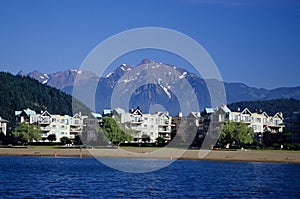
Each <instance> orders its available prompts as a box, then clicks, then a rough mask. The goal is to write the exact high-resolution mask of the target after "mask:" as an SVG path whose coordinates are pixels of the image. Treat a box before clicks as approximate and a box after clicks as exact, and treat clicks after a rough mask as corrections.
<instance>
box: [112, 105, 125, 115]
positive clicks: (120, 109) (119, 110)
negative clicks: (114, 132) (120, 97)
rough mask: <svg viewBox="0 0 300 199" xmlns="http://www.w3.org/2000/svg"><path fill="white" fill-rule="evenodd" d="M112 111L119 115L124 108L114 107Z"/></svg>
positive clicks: (123, 111)
mask: <svg viewBox="0 0 300 199" xmlns="http://www.w3.org/2000/svg"><path fill="white" fill-rule="evenodd" d="M114 111H115V112H116V113H117V114H118V115H121V114H125V110H124V109H122V108H119V107H118V108H115V109H114Z"/></svg>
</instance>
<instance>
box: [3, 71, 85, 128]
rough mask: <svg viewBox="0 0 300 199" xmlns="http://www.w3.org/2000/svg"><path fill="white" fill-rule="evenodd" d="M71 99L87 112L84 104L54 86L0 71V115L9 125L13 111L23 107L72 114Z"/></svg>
mask: <svg viewBox="0 0 300 199" xmlns="http://www.w3.org/2000/svg"><path fill="white" fill-rule="evenodd" d="M72 100H74V101H73V103H76V105H77V106H78V108H79V110H80V111H82V112H85V113H88V111H89V110H88V108H87V107H86V106H85V105H83V104H82V103H80V102H79V101H78V100H76V99H74V98H73V99H72V96H70V95H68V94H66V93H63V92H61V91H60V90H58V89H56V88H52V87H49V86H47V85H44V84H41V83H40V82H38V81H37V80H34V79H32V78H29V77H26V76H21V75H20V74H19V75H16V76H14V75H12V74H10V73H5V72H0V116H1V117H3V118H5V119H7V120H9V125H10V126H11V125H14V124H15V116H14V112H15V111H16V110H23V109H25V108H30V109H32V110H35V111H36V112H40V111H41V110H47V111H49V112H50V113H53V114H61V115H64V114H68V115H72Z"/></svg>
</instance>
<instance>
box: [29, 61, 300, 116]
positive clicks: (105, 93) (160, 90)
mask: <svg viewBox="0 0 300 199" xmlns="http://www.w3.org/2000/svg"><path fill="white" fill-rule="evenodd" d="M147 64H153V65H157V66H159V65H160V64H162V63H159V62H156V61H153V60H150V59H143V60H142V61H141V62H140V63H139V64H137V65H136V66H130V65H128V64H122V65H120V66H119V67H117V68H116V69H115V70H114V71H111V72H109V73H108V74H107V75H105V76H104V77H97V76H96V74H94V73H93V72H89V71H80V70H78V69H74V70H65V71H60V72H57V73H52V74H43V73H41V72H38V71H33V72H32V73H29V74H28V76H30V77H32V78H34V79H37V80H38V81H40V82H41V83H44V84H47V85H49V86H52V87H55V88H58V89H60V90H62V91H64V92H66V93H68V94H72V91H73V87H74V86H79V87H86V88H89V87H90V86H89V85H90V84H95V81H97V82H98V87H97V91H96V96H95V97H96V111H100V112H101V111H102V110H103V109H104V108H109V107H110V104H111V94H112V91H113V89H114V87H115V85H116V83H117V81H118V80H119V79H120V78H121V77H122V76H123V75H124V74H125V73H127V72H128V71H130V70H131V69H133V68H134V67H137V66H146V65H147ZM165 65H167V66H170V67H172V68H173V69H174V70H176V71H177V72H178V73H179V74H181V76H180V77H181V78H185V79H186V80H187V81H188V82H189V84H190V85H191V86H192V87H193V88H194V90H195V93H196V95H197V97H198V100H199V104H200V109H203V108H204V107H208V106H210V98H209V93H208V90H207V88H206V84H205V81H204V80H203V79H202V78H200V77H198V76H197V75H195V74H193V73H190V72H189V71H187V70H185V69H183V68H180V67H179V66H173V65H169V64H165ZM75 77H78V79H79V81H78V82H77V84H76V85H74V79H75ZM207 81H209V80H207ZM210 81H216V80H210ZM216 83H217V82H216ZM224 86H225V90H226V99H227V104H231V103H234V102H240V101H257V100H272V99H282V98H294V99H297V100H300V86H298V87H282V88H276V89H271V90H269V89H264V88H255V87H250V86H247V85H246V84H243V83H226V82H224ZM147 89H148V90H147ZM169 96H171V97H169ZM141 100H144V104H143V105H140V101H141ZM145 100H146V101H145ZM176 100H177V99H176V97H175V96H174V95H173V94H172V88H168V87H166V86H165V85H158V86H155V85H152V86H146V87H143V88H139V89H138V92H137V93H136V95H135V96H133V97H132V100H131V104H130V106H132V107H136V106H140V107H141V109H142V110H144V111H147V110H148V109H149V106H150V105H151V104H153V103H160V104H165V105H166V106H167V110H169V112H170V113H171V114H173V113H174V114H175V113H176V112H177V111H178V108H176V107H175V106H177V105H178V102H176Z"/></svg>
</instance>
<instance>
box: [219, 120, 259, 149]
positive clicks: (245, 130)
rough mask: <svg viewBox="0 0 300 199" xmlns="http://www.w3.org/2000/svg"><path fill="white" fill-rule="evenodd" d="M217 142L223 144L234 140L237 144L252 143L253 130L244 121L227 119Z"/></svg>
mask: <svg viewBox="0 0 300 199" xmlns="http://www.w3.org/2000/svg"><path fill="white" fill-rule="evenodd" d="M219 142H220V143H222V144H223V145H226V144H228V143H229V144H232V143H233V142H235V143H236V144H238V145H243V144H252V143H253V142H254V131H253V129H252V128H249V127H248V126H247V125H246V124H244V123H236V122H229V121H227V122H226V123H225V124H224V126H223V128H222V131H221V134H220V137H219Z"/></svg>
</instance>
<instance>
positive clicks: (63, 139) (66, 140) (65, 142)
mask: <svg viewBox="0 0 300 199" xmlns="http://www.w3.org/2000/svg"><path fill="white" fill-rule="evenodd" d="M60 142H61V143H63V144H72V142H71V140H70V138H68V137H66V136H64V137H62V138H60Z"/></svg>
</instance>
